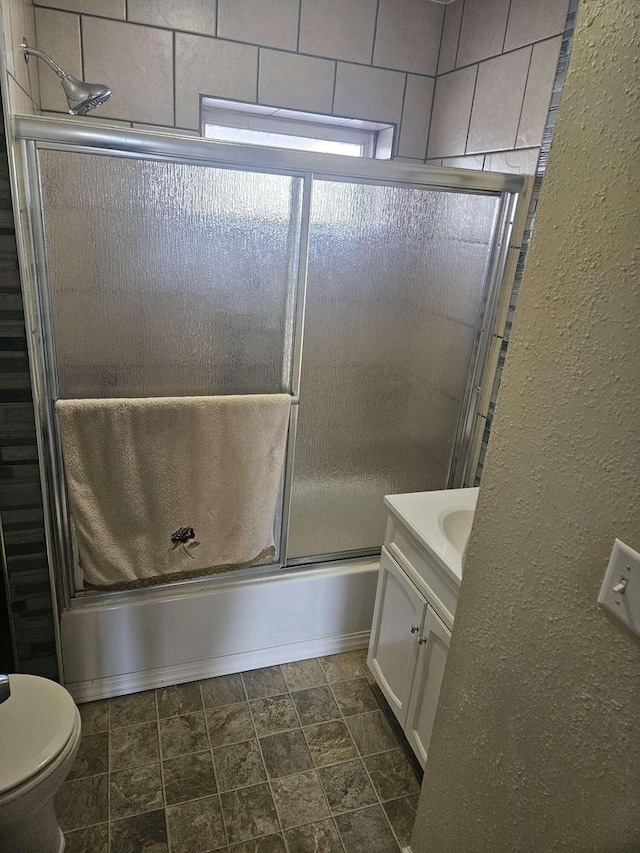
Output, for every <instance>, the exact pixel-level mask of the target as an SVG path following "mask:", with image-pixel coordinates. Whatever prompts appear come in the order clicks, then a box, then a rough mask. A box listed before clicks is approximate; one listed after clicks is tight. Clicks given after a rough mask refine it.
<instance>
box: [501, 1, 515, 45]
mask: <svg viewBox="0 0 640 853" xmlns="http://www.w3.org/2000/svg"><path fill="white" fill-rule="evenodd" d="M512 2H513V0H509V8H508V9H507V19H506V21H505V24H504V37H503V39H502V53H504V52H505V51H504V48H505V45H506V43H507V32H508V30H509V18H510V16H511V4H512Z"/></svg>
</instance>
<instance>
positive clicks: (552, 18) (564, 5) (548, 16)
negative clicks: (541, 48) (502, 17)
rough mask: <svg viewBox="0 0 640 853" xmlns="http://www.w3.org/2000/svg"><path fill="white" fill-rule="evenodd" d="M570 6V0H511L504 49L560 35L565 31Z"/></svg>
mask: <svg viewBox="0 0 640 853" xmlns="http://www.w3.org/2000/svg"><path fill="white" fill-rule="evenodd" d="M568 8H569V0H536V2H535V3H532V2H531V0H511V9H510V11H509V23H508V25H507V38H506V41H505V45H504V49H505V50H513V49H514V48H516V47H521V46H522V45H523V44H531V43H532V42H534V41H542V39H546V38H549V37H550V36H555V35H559V34H560V33H562V32H563V31H564V26H565V22H566V18H567V10H568Z"/></svg>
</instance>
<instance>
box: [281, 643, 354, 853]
mask: <svg viewBox="0 0 640 853" xmlns="http://www.w3.org/2000/svg"><path fill="white" fill-rule="evenodd" d="M312 660H316V661H318V666H319V667H320V672H321V674H322V677H323V678H324V679H325V684H326V686H327V687H328V686H329V685H328V682H327V679H326V675H325V673H324V670H323V669H322V666H321V664H320V661H319V659H318V658H312ZM284 680H285V682H286V681H287V677H286V675H285V679H284ZM287 685H288V682H287ZM321 686H324V685H321ZM303 689H305V688H303ZM306 689H308V690H313V689H314V688H312V687H309V688H306ZM292 692H294V691H291V690H289V697H290V699H291V704H292V705H293V709H294V711H295V714H296V717H297V718H298V722H299V723H300V730H301V731H302V733H303V737H304V739H305V743H307V749H309V744H308V742H307V738H306V736H305V734H304V726H303V725H302V720H301V718H300V714H299V713H298V707H297V705H296V703H295V702H294V701H293V695H292ZM295 692H300V691H295ZM329 692H330V693H331V689H329ZM331 695H333V694H331ZM338 711H340V709H339V708H338ZM309 754H310V755H311V750H310V749H309ZM311 761H312V762H313V764H314V768H315V773H316V776H317V778H318V781H319V783H320V789H321V791H322V795H323V797H324V800H325V803H326V806H327V810H328V812H329V817H328V818H325V819H326V820H330V821H331V823H332V825H333V827H334V829H335V831H336V835H337V836H338V840H339V841H340V846H341V847H342V849H343V851H344V853H347V851H346V847H345V844H344V841H343V840H342V836H341V835H340V830H339V829H338V824H337V823H336V819H335V815H334V814H333V811H332V809H331V804H330V803H329V798H328V797H327V792H326V790H325V787H324V784H323V782H322V777H321V776H320V773H319V772H318V767H317V766H315V760H314V758H313V755H311ZM318 822H319V821H310V823H308V824H301V826H310V825H311V824H317V823H318ZM298 828H299V827H290V829H298ZM284 843H285V847H286V849H287V850H289V843H288V840H287V837H286V835H285V836H284ZM290 853H295V851H290Z"/></svg>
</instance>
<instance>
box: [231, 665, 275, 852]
mask: <svg viewBox="0 0 640 853" xmlns="http://www.w3.org/2000/svg"><path fill="white" fill-rule="evenodd" d="M280 672H282V669H281V670H280ZM283 678H284V676H283ZM240 680H241V682H242V687H243V689H244V694H245V698H246V700H247V705H248V706H249V716H250V717H251V723H252V725H253V730H254V731H255V733H256V740H257V741H258V749H259V750H260V758H261V759H262V766H263V768H264V775H265V776H266V780H267V786H268V788H269V793H270V795H271V802H272V803H273V810H274V812H275V813H276V820H277V821H278V826H279V827H280V835H281V836H282V841H283V843H284V845H285V847H286V846H287V841H286V836H285V834H284V827H283V826H282V821H281V820H280V812H279V811H278V807H277V806H276V798H275V797H274V795H273V788H272V786H271V777H270V775H269V770H268V768H267V762H266V761H265V759H264V752H263V750H262V743H261V740H260V738H259V737H258V731H257V729H256V722H255V720H254V718H253V711H252V710H251V702H250V700H249V691H248V690H247V685H246V683H245V680H244V677H242V673H241V679H240ZM285 684H286V679H285ZM263 698H268V697H263Z"/></svg>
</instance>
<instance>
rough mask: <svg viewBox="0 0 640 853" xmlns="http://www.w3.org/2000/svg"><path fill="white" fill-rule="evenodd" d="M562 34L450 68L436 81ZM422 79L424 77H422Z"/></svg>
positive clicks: (551, 39) (439, 75)
mask: <svg viewBox="0 0 640 853" xmlns="http://www.w3.org/2000/svg"><path fill="white" fill-rule="evenodd" d="M561 35H562V33H555V34H554V35H551V36H546V37H545V38H543V39H537V40H536V41H531V42H527V43H526V44H521V45H519V46H518V47H513V48H511V50H505V51H504V53H494V54H492V55H491V56H484V57H483V58H482V59H477V60H476V61H475V62H468V63H467V64H466V65H461V66H460V67H459V68H452V69H451V71H444V72H443V73H442V74H438V79H440V78H441V77H448V76H449V75H450V74H455V73H456V71H464V70H465V68H473V66H474V65H482V64H483V63H484V62H491V61H492V60H494V59H500V58H501V57H503V56H509V54H510V53H517V51H519V50H524V49H525V48H527V47H534V46H535V45H537V44H543V43H544V42H546V41H553V39H557V38H558V36H561ZM422 76H423V77H424V76H426V75H422Z"/></svg>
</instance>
